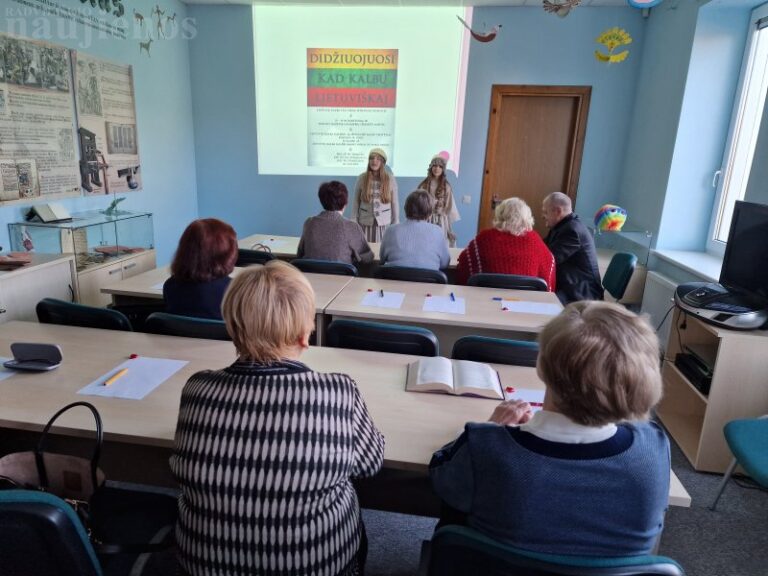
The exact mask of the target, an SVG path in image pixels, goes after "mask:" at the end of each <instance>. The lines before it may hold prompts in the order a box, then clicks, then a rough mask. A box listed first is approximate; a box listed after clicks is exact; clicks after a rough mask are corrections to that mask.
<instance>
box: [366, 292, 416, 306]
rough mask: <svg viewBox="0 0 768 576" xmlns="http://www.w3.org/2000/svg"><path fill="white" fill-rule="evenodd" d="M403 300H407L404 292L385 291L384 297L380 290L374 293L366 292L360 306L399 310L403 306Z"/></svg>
mask: <svg viewBox="0 0 768 576" xmlns="http://www.w3.org/2000/svg"><path fill="white" fill-rule="evenodd" d="M403 300H405V294H404V293H402V292H387V291H386V290H384V295H383V296H382V295H381V292H380V291H379V290H374V291H373V292H366V294H365V296H363V301H362V302H360V305H361V306H375V307H376V308H396V309H399V308H400V307H401V306H402V305H403Z"/></svg>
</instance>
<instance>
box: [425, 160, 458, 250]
mask: <svg viewBox="0 0 768 576" xmlns="http://www.w3.org/2000/svg"><path fill="white" fill-rule="evenodd" d="M447 154H448V153H447V152H441V153H440V154H436V155H435V156H433V157H432V161H431V162H430V163H429V169H428V171H427V177H426V178H424V180H422V181H421V183H420V184H419V186H418V187H419V188H420V189H421V190H426V191H427V192H429V195H430V196H432V198H433V200H434V204H435V205H434V207H433V208H432V213H431V214H430V215H429V218H428V219H427V221H428V222H430V223H432V224H437V225H438V226H440V228H442V229H443V233H444V234H445V238H446V240H448V244H449V245H450V246H451V247H453V246H456V235H455V234H454V233H453V228H452V225H453V223H454V222H457V221H458V220H461V216H459V211H458V210H457V209H456V203H455V202H454V201H453V188H452V187H451V183H450V182H448V179H447V178H446V177H445V168H446V164H447V161H448V159H447V158H446V156H447Z"/></svg>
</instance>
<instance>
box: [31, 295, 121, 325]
mask: <svg viewBox="0 0 768 576" xmlns="http://www.w3.org/2000/svg"><path fill="white" fill-rule="evenodd" d="M35 310H36V312H37V319H38V321H39V322H40V323H41V324H62V325H64V326H81V327H83V328H103V329H105V330H124V331H126V332H132V331H133V328H132V327H131V321H130V320H128V318H127V317H126V315H125V314H123V313H122V312H118V311H117V310H110V309H108V308H97V307H95V306H85V305H83V304H75V303H74V302H65V301H64V300H56V299H55V298H43V299H42V300H40V302H38V303H37V307H36V308H35Z"/></svg>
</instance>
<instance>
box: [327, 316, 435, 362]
mask: <svg viewBox="0 0 768 576" xmlns="http://www.w3.org/2000/svg"><path fill="white" fill-rule="evenodd" d="M326 345H327V346H329V347H331V348H351V349H353V350H372V351H374V352H392V353H395V354H414V355H417V356H439V355H440V345H439V344H438V342H437V337H436V336H435V335H434V334H433V333H432V332H431V331H430V330H427V329H426V328H419V327H417V326H401V325H398V324H382V323H379V322H364V321H361V320H334V321H333V322H331V325H330V326H328V330H327V332H326Z"/></svg>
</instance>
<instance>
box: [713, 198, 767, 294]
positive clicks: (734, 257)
mask: <svg viewBox="0 0 768 576" xmlns="http://www.w3.org/2000/svg"><path fill="white" fill-rule="evenodd" d="M720 284H722V285H723V286H725V287H726V288H728V290H730V291H732V292H735V293H738V294H740V295H743V296H746V297H747V298H750V299H754V300H755V301H756V304H761V305H765V304H766V303H768V206H766V205H764V204H755V203H753V202H742V201H737V202H736V206H735V207H734V209H733V220H731V230H730V232H729V234H728V244H727V245H726V248H725V257H724V258H723V268H722V270H721V272H720Z"/></svg>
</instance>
